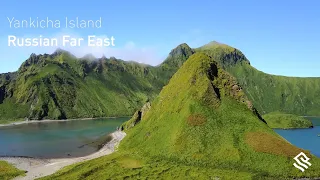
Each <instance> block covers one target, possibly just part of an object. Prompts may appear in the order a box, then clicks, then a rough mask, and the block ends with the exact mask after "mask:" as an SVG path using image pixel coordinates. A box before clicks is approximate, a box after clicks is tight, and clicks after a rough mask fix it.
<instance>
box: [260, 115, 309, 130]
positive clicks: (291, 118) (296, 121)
mask: <svg viewBox="0 0 320 180" xmlns="http://www.w3.org/2000/svg"><path fill="white" fill-rule="evenodd" d="M262 117H263V118H264V119H265V120H266V122H267V123H268V125H269V127H270V128H281V129H293V128H310V127H313V125H312V122H311V121H310V120H308V119H305V118H303V117H300V116H297V115H294V114H283V113H280V112H273V113H268V114H265V115H263V116H262Z"/></svg>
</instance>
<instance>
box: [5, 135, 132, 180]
mask: <svg viewBox="0 0 320 180" xmlns="http://www.w3.org/2000/svg"><path fill="white" fill-rule="evenodd" d="M110 135H111V136H112V139H111V141H109V142H108V143H106V144H105V145H104V146H103V147H102V148H101V149H100V150H99V151H97V152H95V153H92V154H90V155H87V156H83V157H74V158H59V159H42V158H27V157H0V160H3V161H7V162H8V163H10V164H12V165H14V166H15V167H16V168H18V169H20V170H23V171H27V172H26V176H19V177H16V178H15V179H16V180H33V179H36V178H41V177H44V176H48V175H51V174H53V173H55V172H57V171H58V170H60V169H62V168H64V167H65V166H69V165H72V164H75V163H79V162H84V161H88V160H92V159H95V158H99V157H102V156H106V155H109V154H111V153H113V152H114V151H116V148H117V146H118V145H119V143H120V141H121V140H122V139H123V138H124V137H125V136H126V133H125V132H123V131H115V132H113V133H111V134H110Z"/></svg>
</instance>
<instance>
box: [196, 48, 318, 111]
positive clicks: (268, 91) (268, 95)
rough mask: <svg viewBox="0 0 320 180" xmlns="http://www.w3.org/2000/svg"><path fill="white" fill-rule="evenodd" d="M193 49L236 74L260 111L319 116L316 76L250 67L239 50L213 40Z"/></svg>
mask: <svg viewBox="0 0 320 180" xmlns="http://www.w3.org/2000/svg"><path fill="white" fill-rule="evenodd" d="M195 51H196V52H204V53H206V54H208V55H210V56H212V57H215V58H216V59H217V61H218V62H219V63H220V64H221V66H223V68H224V69H225V70H227V71H228V72H229V73H231V74H232V75H233V76H234V77H236V78H237V81H238V82H239V83H240V85H241V86H242V87H243V89H244V90H245V92H246V95H247V96H248V98H249V99H250V100H251V101H252V102H253V104H254V105H255V106H256V108H257V109H258V111H259V112H260V113H262V114H266V113H270V112H274V111H281V112H285V113H290V114H297V115H314V116H318V115H320V111H319V108H320V99H319V98H318V97H320V78H298V77H285V76H276V75H270V74H266V73H263V72H261V71H258V70H257V69H255V68H254V67H252V66H251V65H250V62H249V61H248V60H247V58H246V57H245V56H244V55H243V54H242V53H241V52H240V51H239V50H237V49H235V48H233V47H230V46H227V45H224V44H219V43H216V42H212V43H209V44H207V45H205V46H202V47H200V48H197V49H195Z"/></svg>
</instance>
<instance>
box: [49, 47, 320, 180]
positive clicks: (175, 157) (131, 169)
mask: <svg viewBox="0 0 320 180" xmlns="http://www.w3.org/2000/svg"><path fill="white" fill-rule="evenodd" d="M143 109H144V110H141V114H138V116H140V117H142V118H141V119H140V121H139V122H137V123H136V124H135V126H134V127H132V126H131V128H128V130H127V131H126V132H127V136H126V137H125V138H124V139H123V141H122V142H121V144H120V146H119V149H118V151H117V152H116V153H115V154H112V155H111V156H107V157H103V158H100V159H96V160H93V161H89V162H85V163H82V164H78V165H75V166H72V167H69V168H67V169H64V170H63V172H62V171H60V172H58V173H56V174H54V175H52V176H50V177H47V179H70V178H73V179H74V178H76V179H79V178H88V179H95V178H97V177H99V178H100V179H292V178H293V177H297V178H298V177H303V178H305V177H320V159H318V158H316V157H315V156H312V155H311V154H310V153H309V152H307V151H305V150H302V149H299V148H297V147H295V146H293V145H291V144H290V143H288V142H287V141H286V140H285V139H283V138H282V137H280V136H279V135H278V134H276V133H275V132H274V131H273V130H272V129H271V128H269V127H268V126H267V124H266V122H265V121H264V120H263V119H261V117H260V115H259V114H258V113H257V112H256V111H255V108H254V107H253V105H252V104H251V102H250V101H249V100H248V98H247V97H246V95H245V93H244V91H243V89H242V88H241V86H240V85H239V84H238V83H237V81H236V80H235V78H233V77H232V76H231V75H230V74H229V73H227V72H226V71H224V70H223V68H221V67H220V65H219V64H218V63H217V62H216V61H214V59H213V58H211V57H209V56H208V55H206V54H204V53H195V54H193V55H192V56H190V57H189V59H188V60H187V61H186V62H185V63H184V64H183V65H182V67H181V68H180V69H179V70H178V71H177V72H176V73H175V74H174V75H173V77H172V78H171V79H170V81H169V83H168V85H166V86H165V87H164V88H163V89H162V91H161V92H160V94H159V96H157V97H156V98H155V99H154V101H153V102H152V103H151V107H150V104H146V106H145V107H144V108H143ZM126 125H128V124H126ZM127 127H128V126H127ZM300 152H305V153H306V154H307V156H309V157H311V159H312V166H311V167H309V168H308V169H307V171H306V172H305V173H302V172H300V170H298V169H297V168H295V167H294V166H293V157H295V156H296V155H298V154H299V153H300Z"/></svg>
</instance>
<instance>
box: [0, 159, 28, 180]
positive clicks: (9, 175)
mask: <svg viewBox="0 0 320 180" xmlns="http://www.w3.org/2000/svg"><path fill="white" fill-rule="evenodd" d="M24 173H25V172H24V171H21V170H18V169H17V168H15V167H14V166H13V165H11V164H9V163H7V162H5V161H0V179H2V180H9V179H13V178H14V177H17V176H21V175H24Z"/></svg>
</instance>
